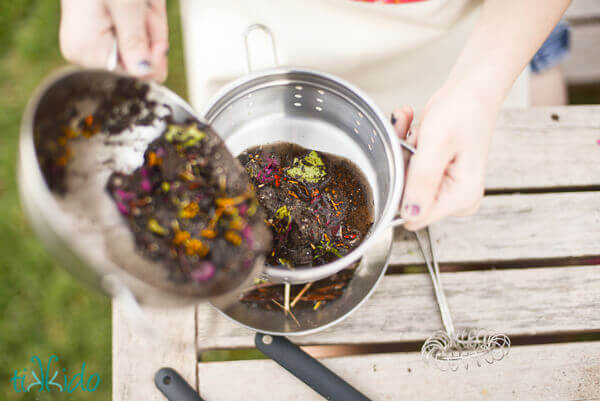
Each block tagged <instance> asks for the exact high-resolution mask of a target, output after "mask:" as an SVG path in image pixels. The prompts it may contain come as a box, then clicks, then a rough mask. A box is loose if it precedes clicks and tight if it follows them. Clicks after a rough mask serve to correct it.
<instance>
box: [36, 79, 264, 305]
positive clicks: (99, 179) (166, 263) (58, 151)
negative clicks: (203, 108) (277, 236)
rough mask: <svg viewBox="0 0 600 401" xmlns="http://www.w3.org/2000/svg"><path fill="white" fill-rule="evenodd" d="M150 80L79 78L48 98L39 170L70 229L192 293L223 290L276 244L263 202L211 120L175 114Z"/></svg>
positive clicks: (100, 253) (102, 251)
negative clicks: (157, 96) (160, 100)
mask: <svg viewBox="0 0 600 401" xmlns="http://www.w3.org/2000/svg"><path fill="white" fill-rule="evenodd" d="M80 86H81V87H80ZM149 89H150V88H149V86H148V85H147V84H145V83H143V82H141V81H138V80H134V79H129V78H122V79H119V80H118V81H117V82H116V84H115V85H113V86H112V88H110V89H107V87H106V85H95V84H90V85H88V86H86V83H82V84H80V85H79V86H77V87H76V88H72V89H71V90H69V91H65V94H64V99H59V100H60V101H55V102H48V103H46V106H45V108H46V109H44V110H43V111H41V112H40V113H39V114H40V115H39V117H38V118H37V121H36V130H35V136H34V140H35V145H36V152H37V157H38V160H39V163H40V167H41V170H42V173H43V176H44V178H45V181H46V183H47V185H48V187H49V188H50V190H51V191H52V193H53V194H54V197H55V199H56V201H57V203H58V205H59V207H60V209H61V213H63V212H64V214H63V216H62V217H63V220H64V221H65V225H66V226H68V227H69V229H70V233H69V235H70V237H71V240H72V241H73V242H74V243H77V244H79V245H80V246H81V247H85V246H87V247H88V248H89V244H94V245H95V246H93V247H91V249H89V252H90V253H93V254H94V256H95V259H96V260H100V261H101V260H103V259H102V258H104V259H108V260H107V263H115V264H117V265H118V266H120V267H121V268H123V269H125V270H128V271H130V272H133V273H134V274H136V275H137V276H138V277H140V278H143V279H144V280H147V281H149V282H151V283H152V284H153V285H156V286H160V287H163V288H168V289H171V290H172V289H174V288H176V289H175V290H176V291H178V292H179V291H181V292H183V291H185V293H186V294H188V295H201V296H212V295H219V294H222V293H224V292H225V290H226V289H227V288H235V286H234V284H241V283H242V282H243V281H244V279H245V277H247V276H248V273H249V271H250V270H249V269H250V268H251V267H252V266H253V265H254V263H255V261H256V260H257V258H259V257H260V258H261V259H262V256H263V255H266V253H267V252H268V251H269V250H270V249H271V246H270V245H271V242H270V238H271V235H270V231H269V229H268V227H267V226H265V224H264V219H265V216H264V213H263V211H262V209H261V208H260V207H259V205H258V201H257V199H256V195H255V192H254V190H253V187H252V184H251V183H250V180H249V178H248V175H247V174H246V172H245V170H244V169H243V168H242V166H241V165H240V164H239V163H238V162H237V160H236V159H235V158H234V157H233V156H232V155H231V154H230V153H229V152H228V151H227V149H226V148H225V145H224V143H223V141H222V140H221V139H220V138H219V137H218V136H217V135H216V134H215V133H214V131H212V130H211V129H210V127H208V126H205V125H204V124H202V123H200V122H199V121H196V120H187V121H179V122H176V121H175V120H174V119H173V117H172V115H173V113H172V110H171V108H170V107H169V106H168V105H165V104H161V103H158V102H156V101H155V100H152V99H150V98H149V93H150V91H149ZM67 92H68V93H67ZM84 244H85V245H84ZM100 263H101V262H100ZM173 284H176V285H177V287H173ZM181 284H185V285H181Z"/></svg>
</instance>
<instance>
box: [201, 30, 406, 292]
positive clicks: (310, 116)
mask: <svg viewBox="0 0 600 401" xmlns="http://www.w3.org/2000/svg"><path fill="white" fill-rule="evenodd" d="M256 29H259V30H263V31H264V32H266V33H267V34H268V35H271V33H270V31H268V29H267V28H266V27H264V26H261V25H256V26H252V27H250V28H249V30H248V32H250V31H253V30H256ZM271 38H272V36H271ZM246 39H248V33H247V35H246ZM274 59H276V55H274ZM249 65H250V62H249ZM203 114H204V115H205V118H206V120H207V121H208V122H209V124H211V125H212V126H213V128H214V129H215V130H216V132H218V133H219V135H221V136H222V137H223V138H224V140H225V143H226V145H227V146H228V148H229V150H230V151H231V152H232V153H233V154H234V155H238V154H240V153H241V152H243V151H244V150H246V149H248V148H250V147H254V146H258V145H265V144H270V143H276V142H292V143H295V144H298V145H301V146H304V147H307V148H311V149H315V150H317V151H322V152H328V153H332V154H334V155H338V156H342V157H345V158H347V159H349V160H351V161H353V162H354V163H355V164H356V165H357V166H358V167H359V168H360V169H361V170H362V172H363V173H364V175H365V177H366V178H367V180H368V182H369V185H370V187H371V190H372V194H373V207H374V210H373V217H374V221H373V225H372V228H371V230H370V232H369V233H368V235H367V236H366V238H365V239H364V240H363V242H362V243H361V244H360V245H359V246H358V247H357V248H356V249H354V250H353V251H352V252H351V253H349V254H348V255H347V256H344V257H343V258H341V259H339V260H336V261H334V262H331V263H328V264H325V265H321V266H317V267H314V266H304V267H303V266H298V267H296V268H294V269H292V270H290V269H287V268H283V267H267V268H266V270H265V272H264V276H265V278H266V279H268V280H271V281H274V282H286V283H290V284H300V283H306V282H310V281H316V280H320V279H323V278H325V277H328V276H330V275H332V274H334V273H337V272H338V271H340V270H342V269H343V268H345V267H347V266H349V265H351V264H352V263H354V262H356V261H357V260H358V259H359V258H360V257H361V256H363V255H364V254H365V251H366V250H367V249H369V248H370V247H372V246H373V243H374V242H375V241H377V237H378V236H379V235H380V234H381V233H382V232H384V231H385V230H387V229H389V227H390V226H391V225H398V224H401V221H399V220H394V216H395V215H396V211H397V209H398V205H399V202H400V197H401V194H402V187H403V180H404V163H403V159H402V153H401V149H400V143H399V141H398V139H397V138H396V134H395V132H394V129H393V127H392V126H391V124H390V123H389V122H388V121H387V118H385V117H384V115H383V114H382V113H381V111H380V110H379V109H378V107H377V106H376V105H375V103H374V102H373V101H372V100H371V99H369V98H368V97H367V96H366V95H365V94H364V93H362V92H361V91H360V90H359V89H357V88H356V87H354V86H353V85H351V84H350V83H348V82H345V81H343V80H341V79H339V78H337V77H334V76H332V75H328V74H325V73H322V72H318V71H311V70H307V69H298V68H273V69H267V70H263V71H259V72H254V73H250V74H248V75H246V76H244V77H242V78H240V79H238V80H236V81H234V82H232V83H230V84H229V85H227V86H226V87H225V88H223V89H222V90H221V91H220V92H219V93H218V94H217V95H216V96H215V97H214V98H213V100H212V101H210V102H209V104H208V105H207V107H206V108H205V110H204V113H203Z"/></svg>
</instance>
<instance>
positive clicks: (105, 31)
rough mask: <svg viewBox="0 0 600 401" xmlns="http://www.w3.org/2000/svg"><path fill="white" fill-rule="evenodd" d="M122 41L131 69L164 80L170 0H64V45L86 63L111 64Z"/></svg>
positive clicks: (124, 64)
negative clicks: (109, 60) (114, 48)
mask: <svg viewBox="0 0 600 401" xmlns="http://www.w3.org/2000/svg"><path fill="white" fill-rule="evenodd" d="M115 39H117V40H118V46H119V55H120V57H121V59H120V65H121V68H123V69H124V70H125V71H127V72H128V73H130V74H132V75H135V76H139V77H144V78H150V79H154V80H156V81H159V82H162V81H164V80H165V78H166V77H167V50H168V48H169V41H168V27H167V12H166V6H165V0H85V1H81V0H62V2H61V20H60V49H61V52H62V54H63V56H64V57H65V58H66V59H67V60H69V61H71V62H74V63H78V64H81V65H83V66H86V67H97V68H105V67H106V65H107V62H108V59H109V56H110V52H111V51H112V49H113V46H114V43H115Z"/></svg>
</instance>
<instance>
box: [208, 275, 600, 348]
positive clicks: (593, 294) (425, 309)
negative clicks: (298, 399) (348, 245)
mask: <svg viewBox="0 0 600 401" xmlns="http://www.w3.org/2000/svg"><path fill="white" fill-rule="evenodd" d="M442 283H443V285H444V288H445V290H446V295H447V297H448V303H449V306H450V310H451V312H452V315H453V318H454V323H455V326H457V327H463V326H465V327H481V328H486V329H495V330H498V331H502V332H505V333H507V334H509V335H519V336H523V335H528V336H535V335H549V334H560V333H573V332H593V331H596V332H597V331H598V330H600V314H598V310H600V291H599V290H598V289H599V288H600V266H583V267H560V268H539V269H514V270H498V271H475V272H460V273H442ZM197 313H198V318H197V321H198V327H197V335H198V337H197V343H198V347H199V348H200V349H201V350H206V349H227V348H251V347H253V346H254V335H253V334H254V333H253V332H251V331H250V330H247V329H244V328H241V327H238V326H237V325H235V324H234V323H232V322H230V321H229V320H227V319H225V318H224V317H223V316H221V315H220V314H219V313H218V312H217V311H215V310H214V309H213V308H212V307H211V306H210V305H206V304H204V305H199V306H198V310H197ZM441 328H442V323H441V320H440V316H439V311H438V307H437V304H436V303H435V300H434V298H433V293H432V288H431V282H430V279H429V277H428V276H427V275H426V274H409V275H392V276H386V277H385V278H384V279H383V280H382V282H381V283H380V285H379V287H378V288H377V290H376V291H375V293H374V294H373V296H372V297H371V298H370V299H369V300H368V301H367V302H366V303H365V304H364V305H362V306H361V307H360V308H359V309H358V310H357V311H355V312H354V313H353V314H352V315H351V316H350V317H348V318H347V319H346V320H344V321H342V322H340V323H338V324H336V325H335V326H334V327H332V328H329V329H327V330H325V331H322V332H320V333H317V334H314V335H309V336H300V337H293V338H292V340H293V341H294V342H296V343H298V344H321V345H326V344H360V343H386V342H410V341H424V340H425V339H426V338H427V337H428V336H429V335H431V334H433V333H434V332H435V331H436V330H439V329H441Z"/></svg>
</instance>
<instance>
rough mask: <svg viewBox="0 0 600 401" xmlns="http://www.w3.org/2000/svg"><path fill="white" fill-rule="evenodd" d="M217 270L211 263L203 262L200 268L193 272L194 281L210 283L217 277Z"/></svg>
mask: <svg viewBox="0 0 600 401" xmlns="http://www.w3.org/2000/svg"><path fill="white" fill-rule="evenodd" d="M216 271H217V268H216V267H215V265H213V264H212V263H210V262H202V263H200V266H198V267H197V268H196V269H194V270H192V275H191V276H192V280H194V281H199V282H203V281H208V280H210V279H211V278H213V276H214V275H215V273H216Z"/></svg>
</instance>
